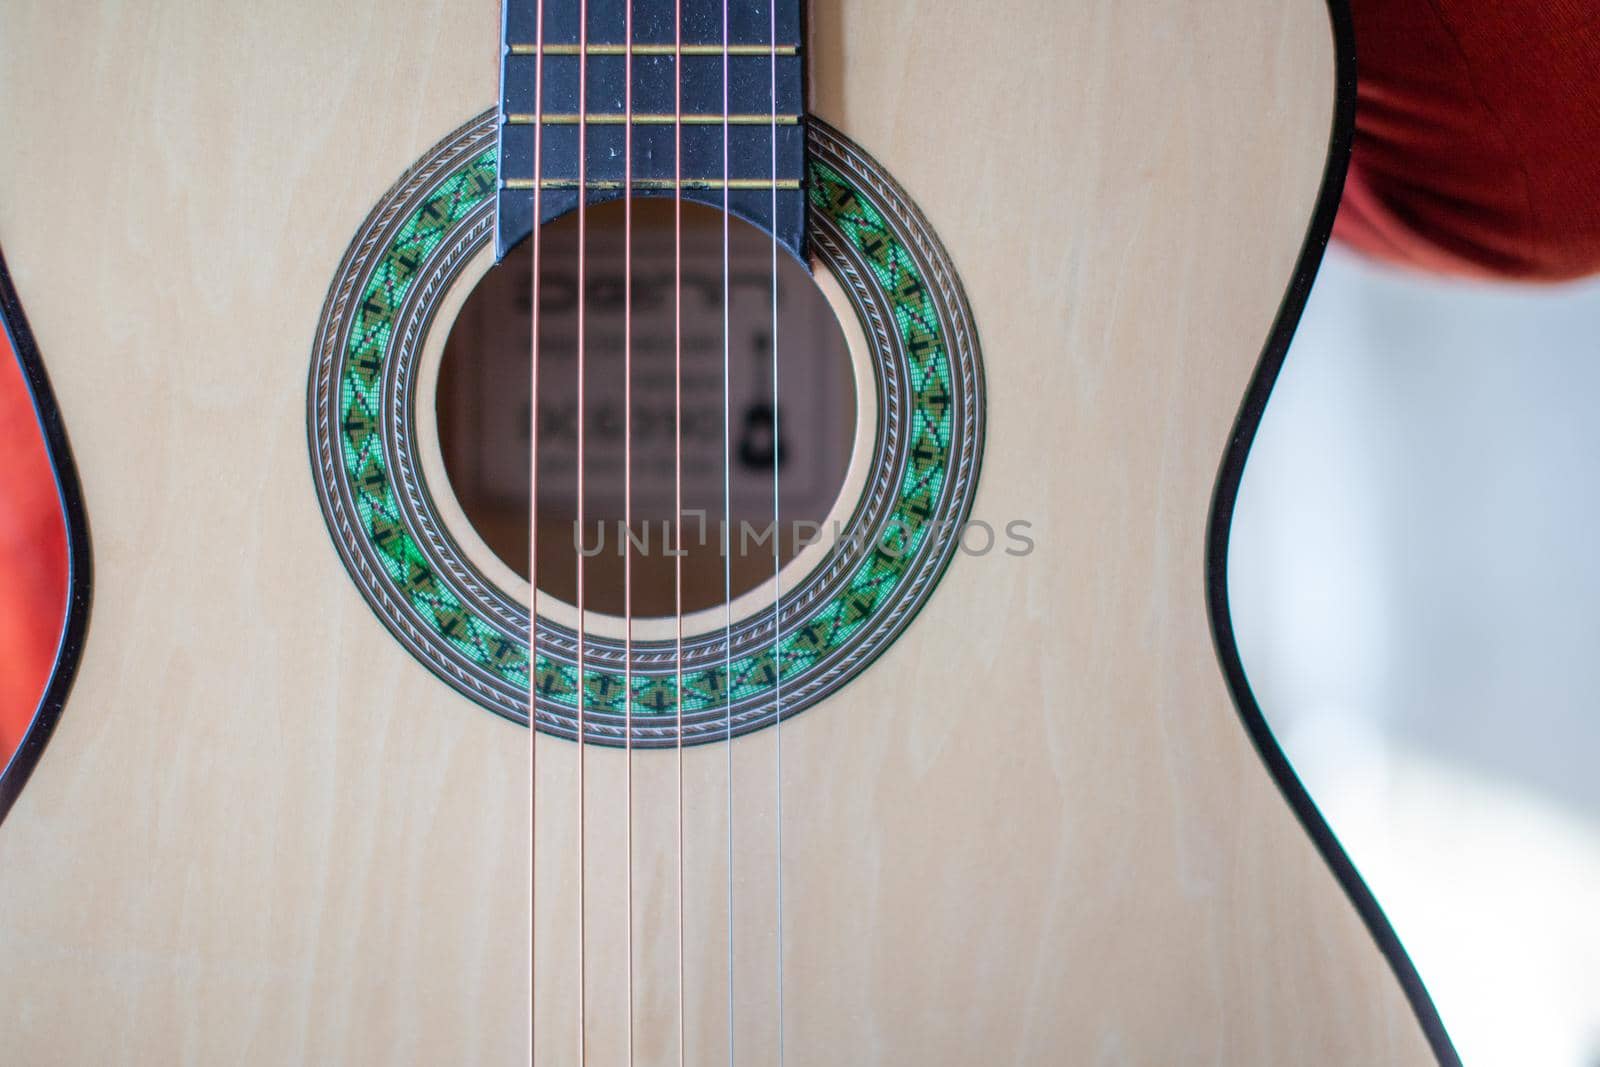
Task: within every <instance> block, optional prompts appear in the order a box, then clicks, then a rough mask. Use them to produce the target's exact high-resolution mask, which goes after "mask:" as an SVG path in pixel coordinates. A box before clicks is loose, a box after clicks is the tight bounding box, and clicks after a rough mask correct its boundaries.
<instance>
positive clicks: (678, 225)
mask: <svg viewBox="0 0 1600 1067" xmlns="http://www.w3.org/2000/svg"><path fill="white" fill-rule="evenodd" d="M672 73H673V78H672V83H673V98H672V113H673V129H672V137H673V146H672V167H673V173H672V334H673V339H672V373H673V387H672V389H673V392H672V412H673V416H672V417H673V421H672V437H673V442H672V465H673V475H672V486H673V529H674V530H675V531H676V536H675V537H674V541H675V542H676V551H675V552H674V555H673V561H672V565H673V614H674V616H675V617H676V625H677V656H676V658H675V659H674V661H673V663H674V670H675V672H676V674H675V688H674V690H673V692H674V694H675V697H676V711H677V749H678V751H677V775H678V778H677V789H678V797H677V807H678V871H677V875H678V1067H684V1065H685V1064H686V1062H687V1060H686V1058H685V1050H686V1041H685V1037H684V1031H685V1023H686V1021H687V1016H686V1013H685V1005H684V986H683V0H673V60H672Z"/></svg>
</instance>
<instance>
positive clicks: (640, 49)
mask: <svg viewBox="0 0 1600 1067" xmlns="http://www.w3.org/2000/svg"><path fill="white" fill-rule="evenodd" d="M507 51H509V52H510V53H511V54H512V55H514V56H531V55H536V54H538V51H539V46H538V45H534V44H512V45H508V46H507ZM627 51H628V46H627V45H624V44H591V45H590V46H589V50H588V54H589V55H591V56H620V55H626V54H627ZM774 51H776V52H777V54H778V55H780V56H795V55H799V54H800V49H799V46H797V45H792V44H780V45H779V46H778V47H777V48H776V49H774V48H773V47H772V46H771V45H767V44H734V45H729V46H728V47H727V48H726V49H724V48H723V47H722V45H720V44H703V45H702V44H686V45H684V46H683V54H684V55H686V56H720V55H722V54H724V52H726V54H728V55H730V56H770V55H772V54H773V52H774ZM544 54H545V55H547V56H576V55H580V54H582V53H580V51H579V49H578V46H577V45H575V44H547V45H545V46H544ZM633 54H634V55H636V56H670V55H676V54H677V48H676V46H674V45H671V44H636V45H634V46H633Z"/></svg>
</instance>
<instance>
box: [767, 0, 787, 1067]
mask: <svg viewBox="0 0 1600 1067" xmlns="http://www.w3.org/2000/svg"><path fill="white" fill-rule="evenodd" d="M767 17H768V27H767V30H768V39H769V40H770V42H771V44H772V55H771V59H770V64H769V66H770V71H769V73H770V76H771V84H770V85H769V87H768V90H769V98H770V102H771V104H772V136H771V143H770V147H771V150H772V160H771V162H772V204H771V206H772V211H771V223H772V323H771V329H770V331H769V332H770V335H771V352H772V383H771V384H772V709H773V716H772V730H773V749H774V753H775V754H774V758H773V772H772V773H773V797H774V801H773V817H774V822H775V823H776V830H775V832H776V835H777V853H778V856H777V861H776V862H777V868H778V869H777V876H778V888H777V911H778V913H777V918H776V923H777V941H778V952H777V955H778V1067H783V1023H784V1018H783V659H782V650H781V647H780V641H781V638H782V635H783V620H782V614H781V612H780V608H781V607H782V605H783V587H782V585H781V584H780V581H779V576H780V572H781V571H782V562H783V561H782V557H781V555H780V547H779V546H780V541H781V539H782V537H783V534H782V529H783V528H782V526H781V525H780V519H781V517H780V512H779V496H778V468H779V461H780V456H779V449H780V448H781V447H782V446H781V443H780V442H781V440H782V438H781V437H780V435H779V432H778V431H779V425H778V0H768V5H767Z"/></svg>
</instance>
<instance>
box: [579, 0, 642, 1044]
mask: <svg viewBox="0 0 1600 1067" xmlns="http://www.w3.org/2000/svg"><path fill="white" fill-rule="evenodd" d="M622 41H623V70H622V82H623V84H622V100H623V104H622V111H623V119H622V129H623V136H622V529H623V538H622V708H623V716H622V717H623V803H624V804H625V805H626V806H627V810H626V811H625V812H624V814H623V822H624V824H625V826H626V829H625V832H624V835H623V836H624V847H625V848H626V850H627V851H626V852H625V854H624V856H625V863H624V866H625V867H626V869H627V874H626V879H625V893H624V899H625V900H626V901H627V909H628V914H627V925H628V935H627V939H626V945H625V948H626V951H627V954H628V965H627V970H628V1031H627V1039H628V1067H633V1036H634V1035H633V546H632V543H631V542H632V540H633V0H627V3H626V4H625V5H624V12H623V30H622ZM584 106H585V107H587V102H585V103H584ZM580 110H582V109H581V108H580Z"/></svg>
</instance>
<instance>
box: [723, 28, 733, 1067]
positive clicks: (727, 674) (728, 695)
mask: <svg viewBox="0 0 1600 1067" xmlns="http://www.w3.org/2000/svg"><path fill="white" fill-rule="evenodd" d="M728 46H729V41H728V0H722V605H723V607H722V611H723V635H722V636H723V676H722V694H723V703H724V705H725V709H724V714H725V716H726V718H725V722H726V736H725V737H724V738H723V748H724V751H725V753H726V771H727V775H728V1063H729V1065H730V1067H731V1065H732V1064H733V1054H734V1027H733V494H732V480H731V474H732V466H733V440H732V434H731V421H730V413H731V411H732V404H731V400H730V395H729V394H730V392H731V390H730V382H729V374H728V370H729V363H730V360H729V357H730V355H731V350H732V349H731V345H732V338H731V336H730V334H729V325H730V318H731V316H730V310H731V308H730V304H731V301H732V291H731V289H730V287H729V283H730V282H731V280H732V273H731V271H730V269H729V262H728V248H729V246H728V236H729V211H730V210H731V208H732V202H731V199H730V197H731V193H730V185H729V179H730V178H731V177H732V173H731V171H730V168H729V165H728V141H729V138H728V128H729V123H728V114H729V110H730V109H729V106H728V102H729V94H728V86H729V70H728V68H729V65H730V64H729V57H730V55H731V52H730V50H729V47H728Z"/></svg>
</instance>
